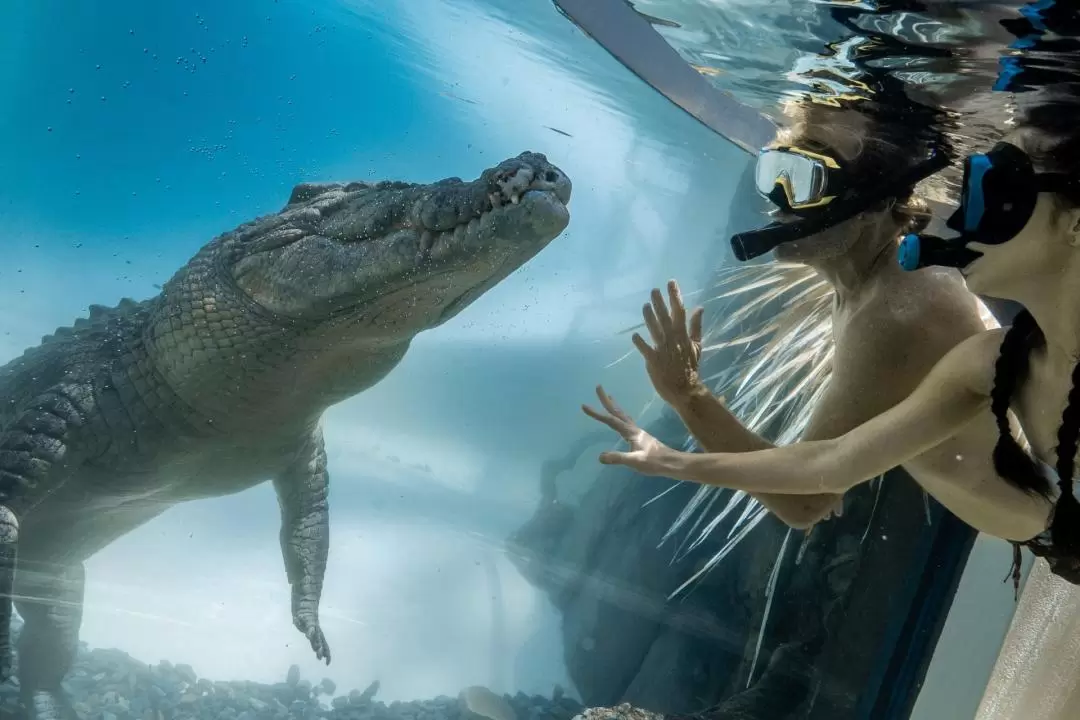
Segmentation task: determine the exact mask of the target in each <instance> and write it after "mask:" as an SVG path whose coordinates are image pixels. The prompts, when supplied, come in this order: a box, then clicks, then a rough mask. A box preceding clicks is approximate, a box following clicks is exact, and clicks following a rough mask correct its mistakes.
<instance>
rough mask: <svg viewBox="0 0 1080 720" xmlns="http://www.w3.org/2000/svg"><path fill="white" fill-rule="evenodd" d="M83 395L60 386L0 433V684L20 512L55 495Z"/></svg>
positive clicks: (6, 668)
mask: <svg viewBox="0 0 1080 720" xmlns="http://www.w3.org/2000/svg"><path fill="white" fill-rule="evenodd" d="M87 396H88V394H87V392H83V391H81V390H80V388H78V387H74V386H60V387H57V388H55V389H53V390H52V391H50V392H47V393H45V394H43V395H41V396H40V397H38V398H36V399H35V400H34V402H32V403H30V405H29V407H27V408H26V409H24V410H23V411H22V412H21V413H20V414H19V415H18V417H16V419H15V422H13V423H12V424H11V425H9V426H8V427H6V428H4V430H3V432H0V681H2V680H6V679H7V678H8V677H9V676H10V675H11V615H12V593H13V591H14V586H15V574H16V569H17V567H16V566H17V557H18V543H19V520H18V517H19V515H20V514H21V513H22V512H25V510H27V509H28V508H30V507H32V506H33V505H34V504H35V503H36V502H37V501H38V500H40V498H41V497H43V496H44V495H46V494H48V493H49V492H51V491H52V490H54V489H55V487H54V483H50V482H48V481H49V479H50V477H49V476H50V474H52V473H53V472H54V471H55V469H56V467H57V466H58V465H60V463H61V462H63V460H64V456H65V454H66V453H67V444H68V436H69V434H70V432H71V430H72V429H73V428H75V427H78V426H80V425H82V420H83V417H84V414H85V411H86V408H85V407H80V405H79V403H80V399H85V398H86V397H87Z"/></svg>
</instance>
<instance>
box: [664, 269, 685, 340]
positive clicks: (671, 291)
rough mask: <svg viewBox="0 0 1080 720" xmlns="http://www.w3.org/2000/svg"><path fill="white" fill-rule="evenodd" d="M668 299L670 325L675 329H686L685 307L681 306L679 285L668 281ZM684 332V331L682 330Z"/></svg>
mask: <svg viewBox="0 0 1080 720" xmlns="http://www.w3.org/2000/svg"><path fill="white" fill-rule="evenodd" d="M667 291H668V299H669V300H670V301H671V324H672V325H673V326H675V327H676V328H685V327H686V305H684V304H683V299H682V292H681V291H680V290H679V283H677V282H675V281H674V280H668V284H667ZM683 332H685V330H683Z"/></svg>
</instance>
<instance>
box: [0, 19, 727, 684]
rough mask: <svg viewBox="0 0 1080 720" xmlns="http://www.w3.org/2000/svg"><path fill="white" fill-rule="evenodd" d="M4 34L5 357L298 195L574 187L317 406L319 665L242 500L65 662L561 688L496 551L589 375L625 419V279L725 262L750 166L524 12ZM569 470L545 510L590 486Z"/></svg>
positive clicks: (269, 546) (268, 516)
mask: <svg viewBox="0 0 1080 720" xmlns="http://www.w3.org/2000/svg"><path fill="white" fill-rule="evenodd" d="M0 27H3V28H4V30H3V33H4V35H5V38H6V40H5V42H4V43H2V44H0V90H2V95H3V97H4V98H6V102H5V108H4V112H3V113H2V114H0V137H4V138H7V139H8V140H7V142H6V143H5V144H4V146H3V151H2V153H0V157H2V162H3V172H2V173H0V224H2V227H3V228H4V240H3V251H4V254H5V260H4V262H3V263H0V361H6V360H8V359H10V358H12V357H15V356H16V355H18V354H19V353H21V352H22V350H23V349H25V348H26V347H28V346H31V345H33V344H36V343H37V342H38V341H39V339H40V337H41V336H42V335H44V334H46V333H49V332H51V331H52V330H53V329H54V328H56V327H57V326H61V325H67V324H70V322H71V321H72V320H73V319H74V318H76V317H79V316H81V315H83V314H85V312H86V308H87V306H88V305H90V304H93V303H100V304H105V305H112V304H114V303H115V302H117V301H118V300H119V299H120V298H122V297H126V296H129V297H133V298H136V299H143V298H147V297H150V296H152V295H153V294H155V293H156V292H157V288H158V286H159V285H160V284H161V283H162V282H164V281H165V280H166V279H167V278H168V277H169V276H170V275H171V274H172V273H173V272H174V271H175V270H176V269H177V268H178V267H179V266H180V265H182V264H183V263H184V262H185V261H186V260H187V258H188V257H189V256H190V255H191V254H192V253H194V252H195V251H196V249H197V248H199V247H200V246H201V245H203V244H204V243H206V242H207V241H209V240H210V239H211V238H212V237H214V236H215V235H217V234H218V233H220V232H223V231H225V230H228V229H231V228H233V227H235V226H236V225H238V224H240V223H241V222H244V221H246V220H249V219H251V218H253V217H255V216H257V215H260V214H264V213H267V212H273V211H276V210H278V209H279V208H280V207H281V206H282V205H283V204H284V203H285V201H286V199H287V198H288V195H289V192H290V189H291V188H292V186H293V185H294V184H296V183H298V182H301V181H321V180H352V179H359V180H373V179H403V180H410V181H425V182H427V181H433V180H436V179H439V178H442V177H447V176H460V177H463V178H466V179H468V178H472V177H475V176H476V175H477V174H478V173H479V172H480V171H481V170H482V169H483V168H485V167H488V166H490V165H492V164H494V163H496V162H498V161H499V160H501V159H503V158H505V157H509V156H512V155H516V154H518V153H519V152H521V151H524V150H534V151H539V152H543V153H545V154H546V155H547V156H548V158H549V159H550V160H551V161H552V162H553V163H555V164H556V165H558V166H559V167H561V168H562V169H563V170H564V171H565V172H566V173H567V174H568V175H569V176H570V178H571V179H572V181H573V183H574V188H575V189H574V198H573V200H572V202H571V214H572V221H571V225H570V227H569V228H568V230H567V231H566V232H564V233H563V234H562V236H560V237H559V238H557V239H556V240H555V241H554V242H553V243H552V244H551V245H550V246H549V247H548V248H547V249H546V250H544V251H543V252H542V253H541V254H540V255H539V256H538V257H536V258H535V259H534V260H532V261H531V262H530V263H529V264H528V265H526V266H525V267H524V268H522V269H521V270H520V271H518V272H516V273H515V274H514V275H512V276H511V277H510V278H508V279H507V280H505V281H504V282H503V283H501V284H500V285H499V286H498V287H496V288H495V289H493V290H492V291H490V292H489V293H488V294H487V295H486V296H484V297H483V298H481V299H480V300H479V301H478V302H476V303H475V304H474V305H473V306H471V307H470V308H469V309H468V310H467V311H466V312H463V313H462V314H461V315H459V316H458V317H456V318H455V319H454V320H452V321H451V322H449V323H448V324H446V325H444V326H442V327H440V328H438V329H436V330H433V331H430V332H427V333H424V334H423V335H421V336H420V337H419V338H418V339H417V340H416V341H415V342H414V344H413V346H412V349H411V351H410V353H409V355H408V356H407V357H406V359H405V360H404V362H402V363H401V365H400V366H398V367H397V368H396V369H395V370H394V371H393V373H392V374H391V375H390V376H389V377H388V378H386V379H385V380H384V381H383V382H381V383H380V384H379V385H378V386H376V387H375V388H373V389H371V390H370V391H368V392H366V393H364V394H362V395H360V396H358V397H356V398H353V399H351V400H349V401H347V402H345V403H342V404H341V405H339V406H337V407H334V408H333V409H332V410H331V411H330V412H329V413H328V414H327V416H326V419H325V423H326V437H327V443H328V451H329V455H330V469H331V476H332V491H331V496H330V502H331V513H332V514H331V528H332V538H331V553H330V564H329V568H328V570H327V581H326V587H325V591H324V595H323V604H322V619H323V620H322V624H323V628H324V630H325V632H326V634H327V637H328V640H329V642H330V645H331V647H332V648H333V650H334V660H333V662H332V664H331V665H330V666H329V667H325V666H323V665H321V664H320V663H319V662H317V661H316V660H315V658H314V657H313V654H312V653H311V651H310V648H309V647H308V646H307V643H306V642H305V641H304V639H303V637H302V636H300V635H299V633H297V632H296V631H295V630H294V629H293V627H292V624H291V621H290V614H289V591H288V586H287V584H286V582H285V575H284V572H283V568H282V561H281V558H280V551H279V548H278V510H277V506H276V501H275V498H274V496H273V492H272V490H271V488H270V486H269V485H268V484H265V485H262V486H259V487H257V488H255V489H253V490H251V491H248V492H244V493H241V494H238V495H234V496H230V497H226V498H221V499H216V500H207V501H199V502H193V503H190V504H188V505H185V506H181V507H177V508H175V509H173V510H171V511H170V512H168V513H166V514H165V515H164V516H163V517H161V518H159V519H158V520H156V521H153V522H151V523H150V524H148V525H146V526H144V527H142V528H140V529H139V530H137V531H135V532H133V533H131V534H129V535H127V536H126V537H124V538H122V539H120V540H119V541H117V542H116V543H115V544H113V545H112V546H110V547H109V548H108V549H106V550H104V551H103V552H101V553H100V554H98V555H97V556H95V557H94V558H93V559H92V560H91V561H90V562H89V563H88V564H87V578H88V580H87V593H86V606H85V613H84V621H83V628H82V634H81V637H82V640H83V641H85V642H86V643H88V644H89V646H91V647H106V648H111V647H116V648H120V649H122V650H124V651H127V652H129V653H130V654H131V655H132V656H133V657H135V658H138V659H140V660H142V661H145V662H148V663H149V662H154V663H156V662H157V661H158V660H160V659H162V658H168V659H169V660H171V661H172V662H174V663H175V662H181V663H187V664H190V665H191V666H192V667H193V668H194V669H195V671H196V672H197V673H198V674H199V675H200V676H205V677H208V678H213V679H221V680H228V679H247V680H254V681H259V682H277V681H280V680H281V679H283V678H284V677H285V673H286V670H287V669H288V668H289V666H290V665H293V664H295V665H298V666H299V668H300V671H301V673H302V675H303V676H304V677H306V678H310V679H311V680H312V681H313V682H317V681H318V679H319V678H322V677H329V678H331V679H333V680H334V681H336V682H337V684H338V686H339V687H340V688H343V689H345V690H347V689H349V688H353V687H360V688H362V687H364V686H365V685H367V684H368V683H369V682H371V681H372V680H375V679H378V680H380V682H381V688H380V690H379V698H380V699H383V700H386V701H390V700H410V699H414V698H425V697H432V696H435V695H439V694H447V695H451V696H453V695H456V694H457V693H458V691H459V690H460V689H461V688H463V687H465V686H468V685H484V686H487V687H488V688H490V689H492V690H494V691H496V692H499V693H502V692H510V693H513V692H516V691H518V690H521V691H524V692H526V693H534V692H535V693H550V691H551V688H552V686H553V684H555V683H562V684H563V685H564V686H566V687H567V688H568V691H569V692H570V693H572V694H573V693H575V692H576V691H575V690H574V688H573V684H572V683H571V681H570V678H569V677H568V671H567V668H566V665H565V663H564V648H563V647H562V641H561V639H560V622H561V620H560V616H559V614H558V613H557V612H556V611H555V609H554V607H553V606H552V604H551V602H550V601H549V599H548V598H547V597H546V596H545V595H544V594H543V593H542V592H541V591H539V590H538V589H536V588H535V587H534V586H533V585H532V584H530V583H529V582H528V581H527V580H526V579H525V578H523V576H522V575H521V573H520V572H519V571H518V570H517V569H516V566H515V565H514V563H513V562H511V560H510V559H509V558H508V554H507V551H506V549H505V547H504V539H505V538H506V536H507V535H508V534H509V533H511V532H513V531H514V530H515V529H516V528H517V527H518V526H520V525H521V524H522V523H523V522H524V521H526V520H527V519H528V518H529V517H530V516H531V515H532V513H533V511H534V509H535V505H536V502H537V498H538V495H539V477H540V467H541V464H542V463H543V462H544V461H546V460H548V459H549V458H551V457H552V456H558V455H561V454H562V453H563V452H564V451H565V448H566V447H567V446H569V445H571V444H572V443H573V442H575V441H576V440H577V439H579V438H580V437H581V436H583V435H585V434H586V433H589V432H592V431H593V430H594V428H593V427H592V426H591V424H590V421H589V420H588V419H587V418H585V417H583V416H582V415H581V414H580V412H579V411H578V405H579V403H580V402H582V401H588V400H589V398H590V394H591V389H592V387H593V386H594V384H596V383H597V382H603V383H604V385H605V386H606V387H608V388H609V389H610V390H611V391H613V392H614V393H616V394H617V396H618V397H619V398H620V399H621V401H622V402H623V403H624V404H626V405H627V406H628V407H630V408H632V409H634V410H635V411H636V410H643V409H645V407H646V404H647V403H649V401H650V400H651V392H650V391H649V385H648V383H647V380H646V378H645V375H644V372H643V368H642V367H641V364H640V363H639V362H637V361H633V362H622V363H616V361H617V360H619V359H620V358H621V357H623V356H624V355H625V354H626V352H627V351H628V349H629V345H628V339H627V337H626V335H624V334H620V333H621V331H623V330H624V329H626V328H627V327H630V326H632V325H635V324H636V323H637V322H638V321H639V318H640V307H641V303H642V301H643V299H644V298H645V297H646V296H647V293H648V291H649V289H650V288H652V287H654V286H656V285H658V284H660V283H662V282H664V281H665V280H666V279H667V278H669V277H677V278H679V279H680V281H682V282H683V283H684V285H685V286H686V287H688V288H695V287H698V286H700V285H701V283H702V282H704V279H705V276H706V274H707V273H708V272H709V270H711V269H712V268H713V267H715V266H716V264H717V263H718V262H719V258H720V257H721V250H720V247H721V245H722V243H723V242H724V238H725V237H726V236H725V235H724V233H725V230H726V228H727V225H728V220H729V218H728V209H729V208H730V207H731V205H732V202H733V198H735V195H736V189H737V184H738V181H739V179H740V176H741V175H742V173H743V171H744V170H745V169H746V167H747V164H748V162H749V157H748V156H747V155H745V154H744V153H742V152H741V151H739V150H737V149H736V148H734V147H733V146H731V145H729V144H727V143H725V142H724V141H722V140H721V139H720V138H718V137H717V136H716V135H714V134H712V133H710V132H709V131H708V130H706V129H705V128H703V127H702V126H700V125H699V124H697V123H696V122H695V121H693V120H692V119H691V118H689V117H688V116H686V115H685V114H684V113H682V112H681V111H680V110H678V109H677V108H675V107H673V106H672V105H670V104H669V103H667V101H665V100H664V99H663V98H661V97H660V96H658V95H657V94H656V93H654V92H653V91H652V90H651V89H649V88H648V87H646V86H645V85H644V84H642V83H641V82H640V81H639V80H637V79H636V78H635V77H634V76H633V75H632V74H631V73H630V72H629V71H627V70H626V69H625V68H623V67H622V66H621V65H619V64H618V62H616V61H615V60H614V59H612V58H611V57H610V56H609V55H607V54H606V53H605V52H604V51H603V49H602V48H600V47H598V46H597V45H596V44H595V43H593V42H592V41H590V40H589V39H588V38H587V37H586V36H585V35H584V34H583V33H581V32H580V31H579V30H577V29H576V28H575V27H574V26H573V25H572V24H570V23H569V22H567V21H566V19H565V18H563V17H562V16H560V15H559V14H558V13H557V12H556V10H555V8H554V7H553V6H552V5H551V4H550V3H547V2H539V1H537V2H523V3H518V2H510V1H509V0H499V1H498V2H487V3H470V2H467V1H460V2H442V1H440V0H409V2H407V3H405V2H402V3H387V2H379V1H374V0H372V1H370V2H369V1H360V0H356V1H354V2H318V3H304V2H299V1H298V0H295V1H289V0H283V1H281V2H257V3H255V2H252V3H230V4H225V3H209V2H174V1H169V2H157V3H140V2H133V1H129V0H124V1H119V0H118V1H116V2H112V3H108V4H106V3H94V4H90V3H83V4H79V5H78V6H77V7H73V6H72V5H71V4H69V3H61V2H58V1H56V0H39V1H37V2H34V3H9V4H5V5H4V6H3V7H2V8H0ZM644 417H645V418H646V419H647V418H648V417H651V416H650V415H648V414H646V415H645V416H644ZM591 457H592V455H591V454H587V455H586V460H583V461H582V467H581V468H580V469H579V470H578V471H576V472H573V473H569V474H567V475H565V476H563V478H562V479H561V480H560V482H561V483H562V487H561V488H560V491H561V492H562V493H564V494H565V495H567V496H569V497H574V496H575V495H576V494H578V493H581V492H583V491H584V489H585V487H587V484H589V483H592V482H594V481H595V477H594V476H595V473H594V470H593V468H592V466H591Z"/></svg>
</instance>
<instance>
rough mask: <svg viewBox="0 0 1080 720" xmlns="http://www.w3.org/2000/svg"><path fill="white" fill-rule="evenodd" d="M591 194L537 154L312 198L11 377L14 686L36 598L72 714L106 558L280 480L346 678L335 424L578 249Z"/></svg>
mask: <svg viewBox="0 0 1080 720" xmlns="http://www.w3.org/2000/svg"><path fill="white" fill-rule="evenodd" d="M570 190H571V186H570V181H569V180H568V179H567V178H566V176H565V175H564V174H563V173H562V172H561V171H560V170H559V169H558V168H556V167H554V166H552V165H550V164H549V163H548V162H547V159H546V158H545V157H544V156H543V155H540V154H535V153H523V154H521V155H519V156H518V157H517V158H513V159H510V160H506V161H504V162H502V163H500V164H499V165H498V166H496V167H494V168H491V169H489V170H486V171H484V173H483V174H482V175H481V177H480V178H479V179H478V180H476V181H474V182H469V183H465V182H462V181H461V180H459V179H457V178H451V179H448V180H443V181H441V182H438V183H435V184H432V185H415V184H408V183H398V182H382V183H378V184H374V185H373V184H368V183H350V184H347V185H341V184H322V185H314V184H307V185H300V186H297V187H296V188H295V189H294V190H293V193H292V197H291V198H290V200H289V204H288V205H287V206H286V207H285V208H284V209H283V210H282V211H281V212H279V213H276V214H272V215H267V216H264V217H261V218H259V219H257V220H254V221H252V222H249V223H247V224H245V225H242V226H240V227H239V228H237V229H236V230H233V231H231V232H228V233H225V234H224V235H221V236H219V237H217V238H215V239H214V240H213V241H211V242H210V243H209V244H208V245H206V246H205V247H204V248H203V249H202V250H200V251H199V252H198V253H197V254H196V255H195V256H194V257H193V258H192V259H191V261H190V262H188V264H187V265H185V266H184V267H183V268H181V269H180V270H179V272H177V273H176V274H175V275H174V276H173V277H172V279H170V280H169V281H168V282H167V283H166V284H165V285H164V286H163V288H162V291H161V293H160V294H159V295H158V296H157V297H154V298H152V299H149V300H146V301H143V302H138V303H137V302H134V301H131V300H124V301H121V303H120V304H119V306H117V307H116V308H102V307H100V306H94V307H91V309H90V317H89V319H83V320H79V321H78V322H76V323H75V325H74V326H73V327H71V328H63V329H61V330H58V331H57V332H56V334H54V335H53V336H50V337H46V338H44V339H43V341H42V343H41V345H39V346H37V347H35V348H32V349H30V350H28V351H27V352H26V353H24V354H23V355H22V356H21V357H19V358H17V359H16V360H13V361H12V362H10V363H9V364H7V365H6V366H4V367H2V368H0V504H2V505H0V597H2V601H0V662H3V664H4V667H3V668H2V669H0V670H2V674H3V676H4V677H7V675H8V674H9V672H10V631H9V621H10V618H11V601H10V599H9V598H10V597H11V596H12V595H14V597H15V598H18V600H17V602H16V604H17V606H18V608H19V613H20V615H22V616H23V618H24V619H25V621H26V624H25V625H24V628H23V630H22V633H21V635H20V639H19V647H18V658H19V675H20V685H21V690H22V694H23V701H24V703H25V705H26V707H27V709H28V711H29V712H30V714H31V715H33V716H36V717H40V718H50V719H51V718H58V717H62V716H66V715H69V714H70V712H71V710H70V707H69V705H68V703H67V700H66V698H65V697H64V696H63V693H62V691H61V687H60V681H61V680H62V679H63V677H64V676H65V675H66V673H67V672H68V670H69V669H70V667H71V663H72V660H73V657H74V653H75V650H76V647H77V642H78V634H79V625H80V621H81V607H82V598H83V584H84V580H83V562H84V561H85V560H86V559H87V558H88V557H90V556H91V555H93V554H94V553H96V552H97V551H98V550H100V549H101V548H103V547H105V546H106V545H108V544H109V543H110V542H112V541H113V540H115V539H116V538H118V537H120V536H122V535H124V534H125V533H127V532H130V531H131V530H132V529H134V528H136V527H138V526H139V525H141V524H143V523H145V522H147V521H149V520H151V519H152V518H154V517H156V516H157V515H159V514H161V513H162V512H163V511H164V510H166V509H167V508H169V507H170V506H172V505H175V504H176V503H179V502H183V501H185V500H192V499H195V498H205V497H216V496H221V495H227V494H231V493H235V492H239V491H241V490H244V489H246V488H249V487H251V486H253V485H256V484H258V483H261V482H265V481H266V480H271V481H272V482H273V485H274V489H275V491H276V493H277V497H278V501H279V504H280V507H281V548H282V554H283V556H284V560H285V568H286V575H287V578H288V581H289V584H290V586H291V588H292V608H293V622H294V624H295V625H296V627H297V628H298V629H299V630H300V631H301V632H302V633H303V634H304V635H305V636H306V637H307V638H308V640H309V641H310V643H311V646H312V648H313V650H314V651H315V654H316V656H317V657H319V658H320V659H323V660H325V661H326V662H327V663H329V662H330V648H329V646H328V644H327V642H326V638H325V637H324V636H323V632H322V630H321V629H320V627H319V612H318V608H319V598H320V595H321V592H322V584H323V574H324V571H325V568H326V560H327V552H328V547H329V520H328V508H327V490H328V478H329V475H328V473H327V468H326V453H325V451H324V449H323V439H322V433H321V431H320V429H319V421H320V418H321V416H322V414H323V412H324V411H325V410H326V408H328V407H329V406H331V405H333V404H335V403H337V402H340V401H342V400H344V399H346V398H349V397H351V396H353V395H356V394H357V393H360V392H362V391H363V390H365V389H367V388H369V387H371V386H372V385H374V384H375V383H377V382H378V381H379V380H381V379H382V378H383V377H385V376H386V374H387V373H389V372H390V371H391V370H392V369H393V368H394V366H395V365H397V363H398V362H399V361H400V360H401V358H402V357H403V356H404V354H405V352H406V350H407V349H408V347H409V343H410V342H411V340H412V338H413V337H415V336H416V335H417V333H419V332H422V331H423V330H427V329H429V328H432V327H435V326H437V325H439V324H441V323H443V322H445V321H446V320H447V319H449V318H451V317H453V316H454V315H455V314H457V313H458V312H460V311H461V310H462V309H463V308H465V307H466V306H467V305H468V304H469V303H471V302H472V301H474V300H475V299H476V298H478V297H480V296H481V295H482V294H483V293H484V292H486V291H487V290H488V289H490V288H491V287H493V286H494V285H495V284H496V283H498V282H499V281H501V280H502V279H503V278H505V277H506V276H507V275H509V274H510V273H511V272H513V271H514V270H516V269H517V268H519V267H520V266H522V265H523V264H524V263H526V262H527V261H528V260H529V259H531V258H532V257H533V256H534V255H536V253H538V252H539V251H540V250H542V249H543V248H544V247H545V246H546V245H547V244H548V243H549V242H550V241H551V240H553V239H554V238H555V237H557V236H558V235H559V234H560V233H561V232H562V231H563V230H564V229H565V227H566V226H567V224H568V222H569V212H568V210H567V208H566V205H567V203H568V202H569V200H570ZM16 550H17V551H18V554H17V562H16Z"/></svg>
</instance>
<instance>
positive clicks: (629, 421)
mask: <svg viewBox="0 0 1080 720" xmlns="http://www.w3.org/2000/svg"><path fill="white" fill-rule="evenodd" d="M596 397H598V398H600V402H601V404H603V406H604V407H605V408H607V411H608V412H609V413H611V414H612V415H614V416H615V417H616V418H617V419H619V420H622V422H623V425H624V426H629V427H626V428H625V429H626V430H630V428H632V427H634V419H633V418H632V417H630V416H629V415H627V414H626V411H625V410H623V409H622V408H621V407H619V405H618V403H616V402H615V401H614V400H612V399H611V397H610V396H609V395H608V394H607V393H606V392H604V386H603V385H597V386H596Z"/></svg>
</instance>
